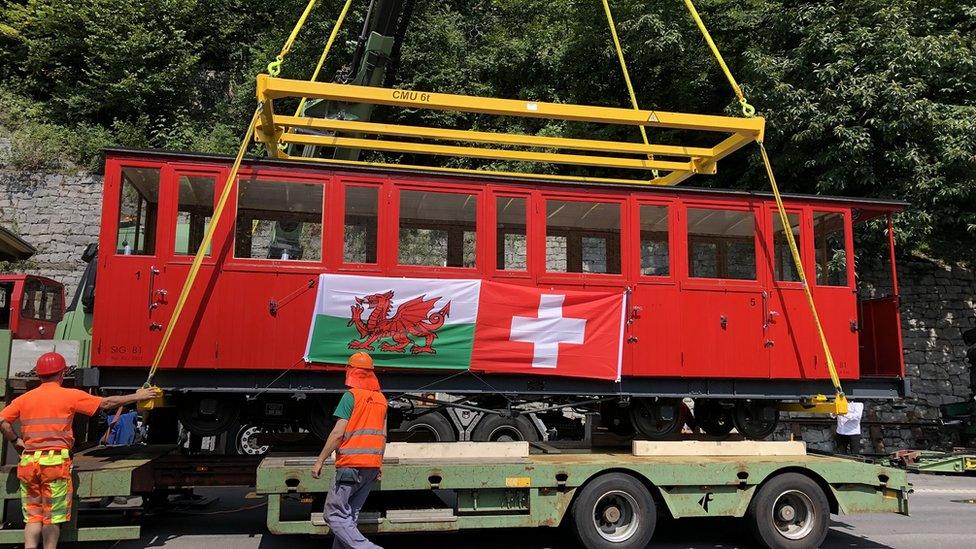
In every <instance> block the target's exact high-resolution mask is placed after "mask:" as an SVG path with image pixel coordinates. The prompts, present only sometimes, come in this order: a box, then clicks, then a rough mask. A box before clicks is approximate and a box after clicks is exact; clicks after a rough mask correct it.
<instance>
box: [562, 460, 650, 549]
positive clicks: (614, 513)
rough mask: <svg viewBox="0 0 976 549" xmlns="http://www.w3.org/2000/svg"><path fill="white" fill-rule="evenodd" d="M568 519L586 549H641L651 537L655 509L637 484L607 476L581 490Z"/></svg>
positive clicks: (616, 475) (623, 477)
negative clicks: (570, 520) (570, 519)
mask: <svg viewBox="0 0 976 549" xmlns="http://www.w3.org/2000/svg"><path fill="white" fill-rule="evenodd" d="M570 517H571V518H572V521H573V522H572V529H573V531H574V533H575V534H576V539H577V540H578V541H579V543H580V545H582V546H583V547H585V548H586V549H644V548H645V547H647V544H648V543H650V542H651V536H653V535H654V527H655V526H656V523H657V508H656V506H655V505H654V498H652V497H651V493H650V492H649V491H648V490H647V487H646V486H644V484H643V483H642V482H641V481H639V480H637V479H636V478H634V477H632V476H630V475H627V474H624V473H607V474H604V475H601V476H599V477H597V478H595V479H593V480H592V481H590V483H589V484H587V485H586V486H584V487H583V489H582V490H581V491H580V493H579V495H578V496H576V500H575V501H574V502H573V507H572V508H571V509H570Z"/></svg>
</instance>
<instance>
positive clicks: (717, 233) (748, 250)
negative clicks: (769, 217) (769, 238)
mask: <svg viewBox="0 0 976 549" xmlns="http://www.w3.org/2000/svg"><path fill="white" fill-rule="evenodd" d="M755 232H756V218H755V216H754V215H753V214H752V212H738V211H731V210H709V209H704V208H688V248H689V252H688V273H689V275H690V276H692V277H695V278H725V279H735V280H755V279H756V240H755Z"/></svg>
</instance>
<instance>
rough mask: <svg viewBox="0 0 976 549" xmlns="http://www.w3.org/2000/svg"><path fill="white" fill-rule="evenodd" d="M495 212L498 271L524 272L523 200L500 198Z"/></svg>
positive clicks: (508, 197) (507, 197)
mask: <svg viewBox="0 0 976 549" xmlns="http://www.w3.org/2000/svg"><path fill="white" fill-rule="evenodd" d="M495 205H496V211H497V218H498V220H497V225H496V227H497V230H496V232H497V234H498V240H497V242H498V243H497V244H496V246H497V248H498V252H497V257H498V270H500V271H524V270H526V262H525V258H526V240H525V199H524V198H514V197H510V196H500V197H498V198H497V199H496V200H495Z"/></svg>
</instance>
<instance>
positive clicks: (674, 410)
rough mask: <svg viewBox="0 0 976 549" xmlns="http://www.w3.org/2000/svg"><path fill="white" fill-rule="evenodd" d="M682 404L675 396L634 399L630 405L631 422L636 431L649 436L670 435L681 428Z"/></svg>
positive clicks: (652, 437) (658, 437) (660, 436)
mask: <svg viewBox="0 0 976 549" xmlns="http://www.w3.org/2000/svg"><path fill="white" fill-rule="evenodd" d="M680 404H681V401H680V400H678V399H675V398H638V399H634V401H633V403H632V404H631V405H630V422H631V423H632V424H633V426H634V430H635V431H637V432H638V433H640V434H642V435H644V436H645V437H647V438H650V439H660V438H665V437H668V436H670V435H672V434H674V433H675V432H676V431H677V430H678V429H680V428H681V420H680V414H679V413H678V408H679V406H680Z"/></svg>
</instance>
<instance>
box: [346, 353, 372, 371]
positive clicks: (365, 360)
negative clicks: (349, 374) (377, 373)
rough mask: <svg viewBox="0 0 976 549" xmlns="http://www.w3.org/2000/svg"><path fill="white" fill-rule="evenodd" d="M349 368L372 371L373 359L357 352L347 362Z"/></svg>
mask: <svg viewBox="0 0 976 549" xmlns="http://www.w3.org/2000/svg"><path fill="white" fill-rule="evenodd" d="M347 364H348V365H349V367H350V368H362V369H364V370H372V369H373V357H371V356H369V355H368V354H366V353H364V352H362V351H359V352H358V353H355V354H353V355H352V356H351V357H349V362H347Z"/></svg>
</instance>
